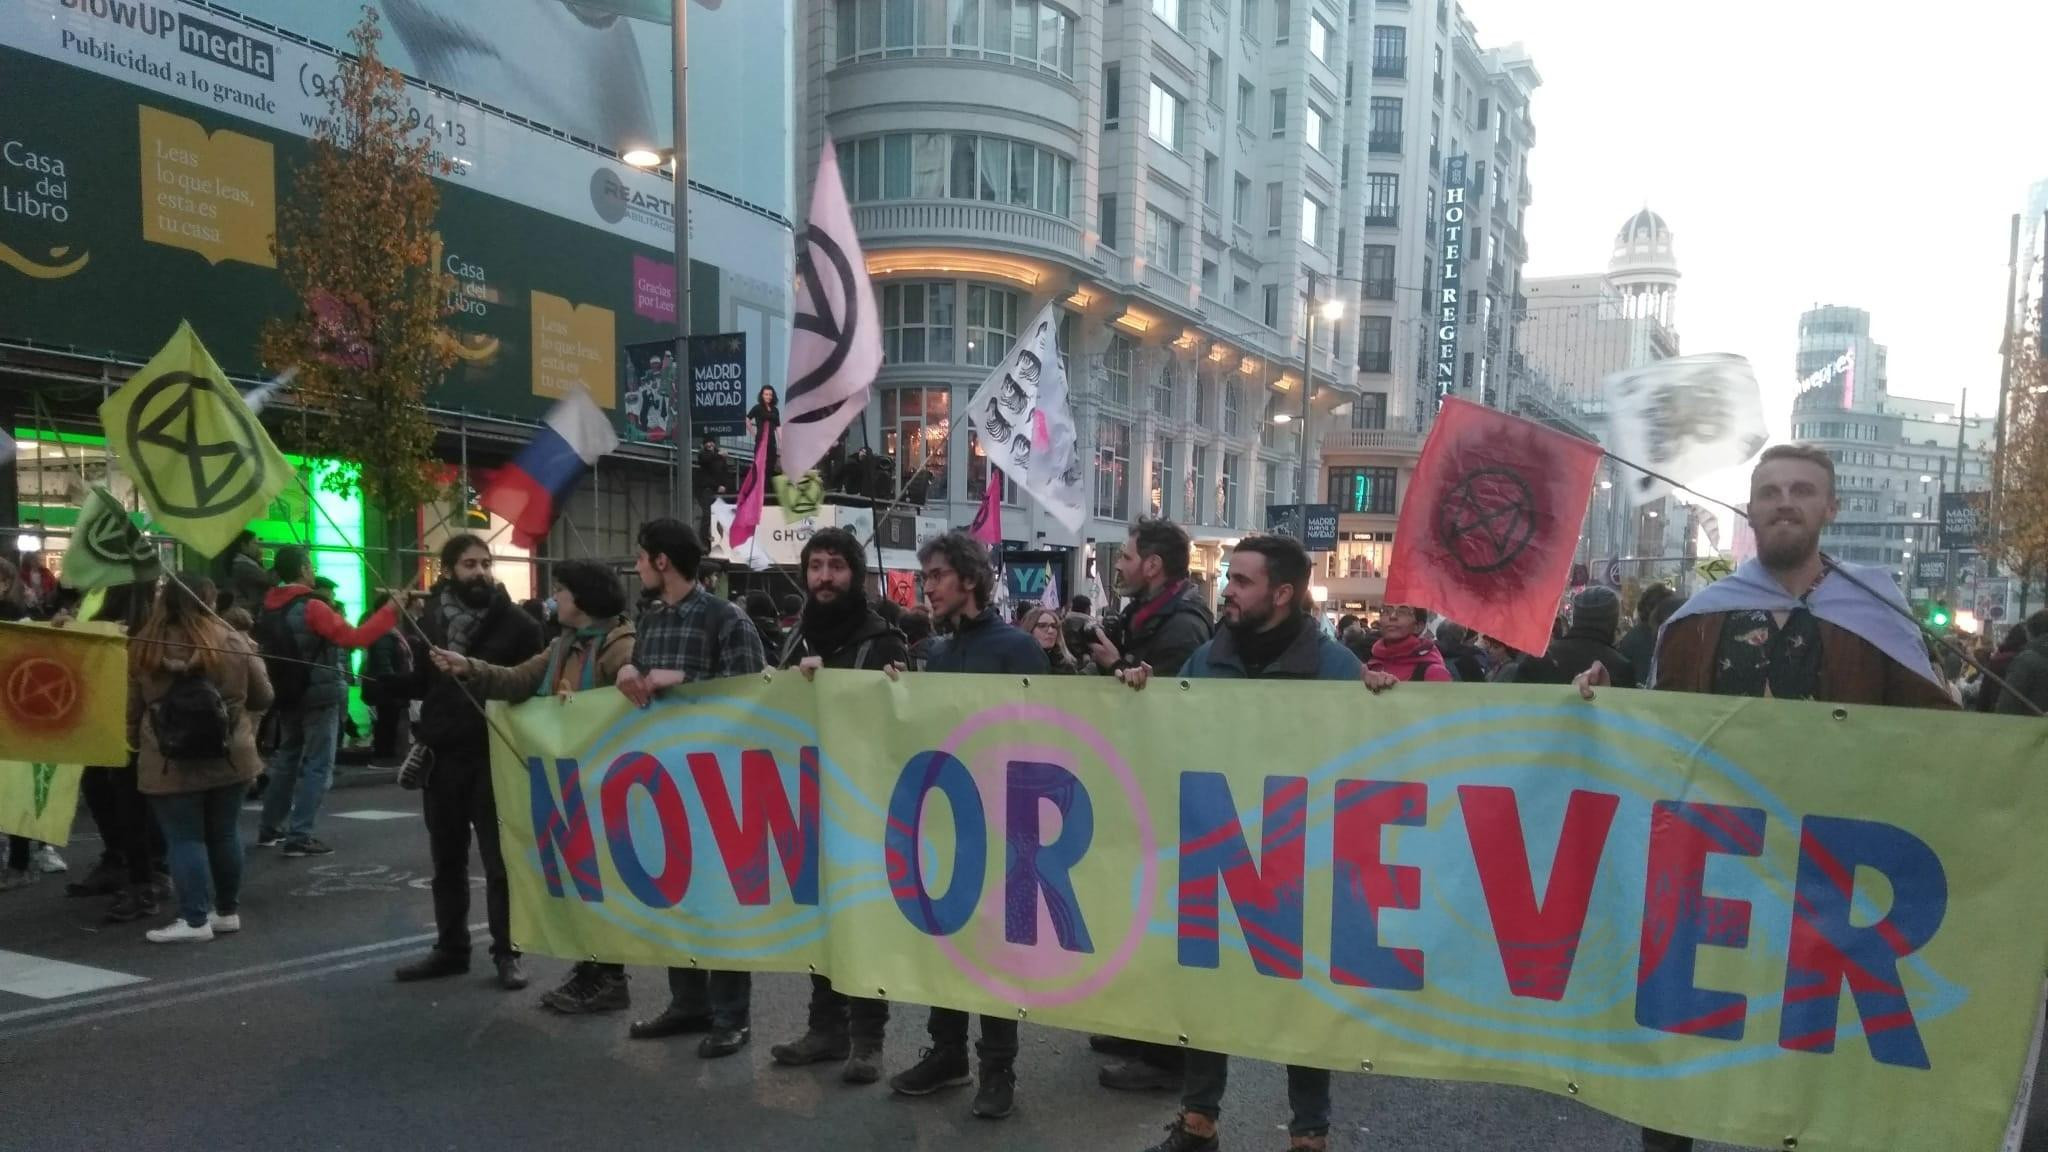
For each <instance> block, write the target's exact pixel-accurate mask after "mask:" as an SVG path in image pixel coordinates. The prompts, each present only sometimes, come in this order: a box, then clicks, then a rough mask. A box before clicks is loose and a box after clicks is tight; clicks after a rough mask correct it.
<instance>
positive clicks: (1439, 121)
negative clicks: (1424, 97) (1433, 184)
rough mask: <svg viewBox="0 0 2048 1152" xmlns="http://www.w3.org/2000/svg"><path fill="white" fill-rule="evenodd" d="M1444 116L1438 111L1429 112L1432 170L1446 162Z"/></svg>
mask: <svg viewBox="0 0 2048 1152" xmlns="http://www.w3.org/2000/svg"><path fill="white" fill-rule="evenodd" d="M1443 138H1444V118H1443V117H1442V116H1440V115H1438V114H1437V113H1434V112H1432V113H1430V114H1429V166H1430V169H1431V171H1434V170H1435V169H1436V166H1437V165H1439V164H1441V163H1443V162H1444V147H1443Z"/></svg>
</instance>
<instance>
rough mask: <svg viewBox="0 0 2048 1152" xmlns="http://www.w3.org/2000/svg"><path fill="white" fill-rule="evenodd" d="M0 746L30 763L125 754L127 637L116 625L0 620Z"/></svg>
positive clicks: (106, 759) (101, 760)
mask: <svg viewBox="0 0 2048 1152" xmlns="http://www.w3.org/2000/svg"><path fill="white" fill-rule="evenodd" d="M0 754H4V755H5V756H6V757H7V758H8V759H10V760H20V761H24V762H26V763H29V764H126V763H127V762H128V640H127V638H126V637H124V636H122V635H121V630H120V629H119V628H117V627H115V626H113V625H111V624H73V625H71V626H70V627H68V628H53V627H51V626H50V625H48V624H12V623H9V624H0ZM6 770H8V769H7V766H6V765H4V764H0V771H6Z"/></svg>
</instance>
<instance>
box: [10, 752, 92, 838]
mask: <svg viewBox="0 0 2048 1152" xmlns="http://www.w3.org/2000/svg"><path fill="white" fill-rule="evenodd" d="M84 776H85V768H84V767H83V766H81V765H78V764H22V763H19V762H16V761H13V760H0V833H6V834H7V835H9V836H25V837H27V838H28V839H30V840H41V841H42V842H43V843H45V844H66V843H69V842H70V840H71V821H72V820H73V819H74V818H75V817H76V816H77V814H78V782H79V780H80V779H82V778H83V777H84Z"/></svg>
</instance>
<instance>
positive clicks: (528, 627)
mask: <svg viewBox="0 0 2048 1152" xmlns="http://www.w3.org/2000/svg"><path fill="white" fill-rule="evenodd" d="M454 594H455V593H454V587H453V585H452V584H451V583H449V582H448V581H445V580H444V581H442V583H441V584H440V586H438V587H436V588H435V589H434V593H433V595H431V596H429V597H427V604H426V608H425V609H424V610H423V611H422V612H421V613H420V615H419V623H420V627H421V628H422V629H423V630H424V631H425V633H426V635H425V637H424V639H425V640H426V642H427V643H429V644H431V645H433V646H434V647H436V648H446V647H448V636H447V624H446V623H445V621H444V619H443V617H442V614H441V598H442V597H444V596H452V595H454ZM540 650H541V643H540V625H539V624H537V623H535V622H534V619H533V617H531V616H528V615H527V614H526V613H525V612H523V611H521V610H520V608H519V606H518V605H517V604H514V603H513V602H512V598H511V597H510V596H509V595H507V594H506V592H505V586H504V585H502V584H495V585H492V587H491V602H490V605H489V606H488V607H486V608H485V609H484V610H483V614H482V618H481V619H479V620H478V621H477V625H476V632H475V634H474V636H473V637H472V638H471V640H470V644H469V651H467V652H464V653H463V655H464V656H468V657H469V658H471V659H473V660H481V661H483V662H484V663H486V664H499V665H514V666H516V665H519V664H522V663H524V662H525V661H526V660H527V659H528V658H529V657H531V656H532V655H533V654H534V653H536V652H538V651H540ZM413 668H414V670H415V671H414V676H413V682H412V692H411V696H412V698H413V699H415V700H418V701H420V718H419V720H418V721H417V722H416V723H414V725H413V736H414V738H415V739H417V740H418V741H419V742H420V743H422V744H425V745H426V746H427V747H429V748H431V749H433V750H434V755H435V756H436V757H438V758H439V759H440V760H443V761H447V760H467V761H478V762H488V761H489V760H490V755H491V736H490V729H489V728H487V727H486V726H485V724H484V714H483V710H482V709H481V708H479V707H478V706H477V704H476V702H475V700H474V699H473V698H472V697H471V696H470V695H469V693H468V692H467V691H466V689H465V686H464V685H463V684H462V683H461V682H460V681H458V680H456V679H455V678H454V677H451V676H447V675H444V674H443V673H442V672H441V670H440V669H439V668H436V667H434V662H433V661H432V660H429V659H427V658H426V657H425V654H424V653H419V652H415V653H414V654H413Z"/></svg>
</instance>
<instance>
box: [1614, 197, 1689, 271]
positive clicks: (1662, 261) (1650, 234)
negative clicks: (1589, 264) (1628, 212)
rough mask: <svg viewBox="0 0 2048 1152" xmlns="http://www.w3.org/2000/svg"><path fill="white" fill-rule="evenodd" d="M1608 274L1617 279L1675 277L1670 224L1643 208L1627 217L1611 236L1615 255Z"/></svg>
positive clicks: (1676, 266)
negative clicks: (1617, 230) (1619, 229)
mask: <svg viewBox="0 0 2048 1152" xmlns="http://www.w3.org/2000/svg"><path fill="white" fill-rule="evenodd" d="M1607 274H1608V276H1609V277H1610V278H1612V279H1615V280H1617V281H1619V280H1624V279H1626V280H1651V281H1657V282H1664V281H1675V280H1677V278H1678V275H1679V272H1678V256H1677V254H1676V253H1675V252H1674V251H1673V250H1672V236H1671V227H1670V226H1669V225H1667V224H1665V223H1664V218H1663V217H1662V216H1659V215H1657V214H1656V213H1655V212H1652V211H1650V210H1649V209H1648V208H1644V209H1643V210H1642V211H1640V212H1638V213H1636V214H1635V215H1633V216H1631V217H1629V218H1628V219H1627V221H1625V222H1624V223H1623V224H1622V226H1621V231H1620V232H1618V233H1616V234H1615V236H1614V259H1612V260H1610V261H1608V264H1607Z"/></svg>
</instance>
